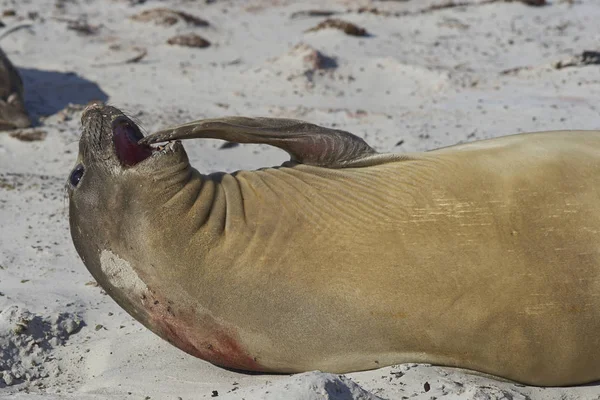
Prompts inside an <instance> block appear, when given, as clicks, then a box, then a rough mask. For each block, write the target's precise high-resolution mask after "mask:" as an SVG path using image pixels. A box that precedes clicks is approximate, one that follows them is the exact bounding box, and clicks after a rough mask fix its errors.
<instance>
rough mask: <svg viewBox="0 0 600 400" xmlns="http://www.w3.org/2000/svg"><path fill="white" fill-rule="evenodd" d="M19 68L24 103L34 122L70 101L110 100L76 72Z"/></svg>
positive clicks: (62, 107)
mask: <svg viewBox="0 0 600 400" xmlns="http://www.w3.org/2000/svg"><path fill="white" fill-rule="evenodd" d="M17 69H18V71H19V73H20V74H21V78H22V79H23V86H24V90H25V107H26V108H27V112H28V113H29V115H30V116H31V117H32V120H33V122H34V124H35V125H37V120H38V118H39V117H41V116H47V115H53V114H56V113H57V112H59V111H60V110H62V109H64V108H65V107H66V106H68V105H69V104H87V103H89V102H90V101H92V100H99V101H102V102H105V101H106V100H108V96H107V95H106V93H104V92H103V91H102V89H100V87H99V86H98V85H97V84H96V83H94V82H92V81H89V80H87V79H85V78H82V77H81V76H79V75H77V74H76V73H74V72H58V71H44V70H39V69H29V68H17Z"/></svg>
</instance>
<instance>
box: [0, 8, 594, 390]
mask: <svg viewBox="0 0 600 400" xmlns="http://www.w3.org/2000/svg"><path fill="white" fill-rule="evenodd" d="M527 3H534V2H522V1H476V0H473V1H460V2H458V1H455V2H452V1H450V2H448V1H442V0H406V1H383V0H382V1H374V0H373V1H366V0H362V1H361V0H331V1H327V2H324V1H314V0H306V1H291V0H289V1H288V0H270V1H269V0H247V1H243V0H239V1H233V0H213V1H209V0H206V1H204V0H203V1H200V0H197V1H193V0H162V1H160V0H147V1H143V0H137V1H136V0H93V1H92V0H29V1H20V0H19V1H15V0H0V15H2V16H1V17H0V20H1V21H2V23H3V24H4V27H3V28H1V30H0V34H1V32H2V30H4V31H7V30H9V29H11V28H13V27H17V26H21V25H22V26H21V27H20V28H19V29H16V30H14V31H12V32H10V33H8V34H7V35H6V36H5V37H3V38H2V39H1V42H0V46H1V47H2V49H3V50H4V51H5V52H6V54H7V56H8V57H9V58H10V60H11V61H12V62H13V63H14V64H15V66H16V67H17V68H18V70H19V72H20V74H21V76H22V78H23V81H24V87H25V99H26V107H27V110H28V112H29V114H30V116H31V119H32V121H33V122H34V126H33V127H31V128H28V129H23V130H20V131H18V132H17V133H15V132H0V228H1V229H0V398H6V399H9V398H10V399H18V400H24V399H28V400H29V399H31V400H33V399H40V400H50V399H93V400H97V399H173V400H176V399H186V400H187V399H203V398H224V399H246V400H252V399H254V400H257V399H315V400H316V399H336V400H351V399H390V400H396V399H423V400H432V399H444V400H450V399H480V400H483V399H490V400H492V399H498V400H499V399H514V400H517V399H534V400H537V399H540V400H541V399H544V400H545V399H556V400H558V399H573V400H584V399H585V400H589V399H600V386H599V385H597V384H596V385H594V384H591V385H586V386H581V387H572V388H537V387H528V386H523V385H519V384H514V383H509V382H503V381H499V380H496V379H493V378H487V377H482V376H475V375H471V374H468V373H465V372H463V371H459V370H454V369H450V368H442V367H436V366H430V365H417V364H404V365H397V366H393V367H387V368H382V369H379V370H373V371H366V372H358V373H352V374H347V375H335V374H327V373H322V372H319V371H314V372H308V373H304V374H299V375H293V376H290V375H264V374H263V375H260V374H259V375H250V374H242V373H237V372H231V371H227V370H224V369H221V368H218V367H216V366H213V365H211V364H209V363H207V362H204V361H202V360H199V359H196V358H194V357H191V356H189V355H187V354H185V353H184V352H182V351H180V350H178V349H177V348H175V347H173V346H171V345H169V344H168V343H167V342H165V341H163V340H162V339H160V338H158V337H157V336H156V335H154V334H153V333H152V332H150V331H149V330H147V329H146V328H144V327H143V326H142V325H141V324H140V323H138V322H137V321H136V320H134V319H133V318H132V317H130V316H129V315H128V314H127V313H126V312H125V311H124V310H122V309H121V308H120V307H119V306H118V305H117V304H116V303H115V302H114V301H113V300H112V299H111V298H110V297H109V296H107V295H106V294H105V293H104V292H103V290H102V288H101V287H99V286H98V285H97V284H96V283H95V281H94V280H93V278H92V276H91V275H90V274H89V272H88V271H87V270H86V268H85V266H84V265H83V263H82V261H81V260H80V259H79V257H78V255H77V253H76V252H75V249H74V247H73V244H72V240H71V237H70V233H69V224H68V204H67V199H66V197H65V190H64V185H65V183H66V179H67V177H68V174H69V172H70V170H71V169H72V167H73V166H74V164H75V161H76V157H77V151H78V147H77V143H78V139H79V135H80V116H81V111H82V110H83V108H84V107H85V105H86V104H88V103H89V102H91V101H97V100H99V101H103V102H107V103H109V104H113V105H115V106H117V107H119V108H121V109H123V110H126V111H127V112H128V114H129V115H130V116H132V117H133V118H134V119H135V120H136V121H138V122H139V123H140V124H141V126H142V127H143V128H144V130H145V131H146V132H147V133H151V132H153V131H156V130H158V129H160V128H163V127H166V126H168V125H171V124H175V123H182V122H187V121H191V120H195V119H201V118H210V117H220V116H225V115H244V116H271V117H286V118H297V119H303V120H307V121H310V122H312V123H316V124H319V125H323V126H328V127H336V128H338V129H344V130H347V131H350V132H353V133H355V134H357V135H359V136H361V137H362V138H364V139H365V140H366V141H367V142H368V143H369V144H370V145H372V146H373V147H374V148H375V149H376V150H378V151H386V152H400V153H402V152H412V151H423V150H429V149H434V148H437V147H442V146H448V145H452V144H455V143H461V142H467V141H473V140H478V139H484V138H491V137H496V136H501V135H508V134H514V133H518V132H527V131H543V130H561V129H600V113H599V110H600V109H599V107H600V53H598V52H600V46H599V43H600V24H598V21H599V20H600V2H598V0H574V1H559V0H553V1H550V0H549V1H547V4H546V5H544V6H535V5H533V4H527ZM184 145H185V148H186V150H187V152H188V154H189V156H190V160H191V163H192V165H193V166H194V167H195V168H197V169H198V170H200V171H202V172H207V173H208V172H214V171H228V172H230V171H236V170H239V169H254V168H259V167H265V166H271V165H278V164H280V163H281V162H283V161H285V160H287V159H288V157H287V155H286V154H285V153H284V152H283V151H280V150H278V149H275V148H273V147H268V146H263V145H237V146H223V142H220V141H217V140H193V141H186V142H185V143H184ZM507 351H511V349H507Z"/></svg>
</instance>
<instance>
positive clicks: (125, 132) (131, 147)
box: [113, 121, 152, 167]
mask: <svg viewBox="0 0 600 400" xmlns="http://www.w3.org/2000/svg"><path fill="white" fill-rule="evenodd" d="M142 137H143V135H141V133H139V132H138V131H137V129H136V128H134V127H133V126H131V124H130V123H129V122H127V121H119V122H116V123H115V125H114V126H113V143H114V145H115V149H116V151H117V156H118V157H119V160H120V161H121V164H123V165H125V166H127V167H131V166H134V165H136V164H137V163H139V162H140V161H144V160H145V159H146V158H148V157H150V155H152V148H151V147H150V146H147V145H139V144H137V141H138V140H139V139H141V138H142Z"/></svg>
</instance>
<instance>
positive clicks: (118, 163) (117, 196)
mask: <svg viewBox="0 0 600 400" xmlns="http://www.w3.org/2000/svg"><path fill="white" fill-rule="evenodd" d="M81 122H82V126H83V132H82V134H81V138H80V141H79V155H78V158H77V162H76V165H75V167H74V168H73V169H72V171H71V173H70V174H69V177H68V180H67V185H66V186H67V192H68V198H69V221H70V225H71V236H72V238H73V242H74V244H75V247H76V249H77V251H78V253H79V255H80V256H81V257H82V259H83V261H84V263H85V264H86V266H87V267H88V269H89V270H90V272H92V275H94V277H95V278H96V279H97V280H98V281H99V282H100V283H102V280H103V278H102V277H101V274H100V272H99V268H100V262H99V254H100V253H101V252H102V251H104V250H110V251H112V252H119V253H120V254H125V253H129V252H130V249H131V248H140V246H138V244H139V240H141V239H140V238H141V237H143V234H142V233H141V232H142V231H143V229H144V221H147V220H148V219H149V218H151V216H152V215H153V213H152V211H156V210H157V205H158V204H164V203H165V202H167V201H168V199H170V198H172V197H173V196H174V195H175V194H176V193H177V191H178V190H180V188H181V187H182V186H183V185H184V184H185V182H186V180H187V179H188V178H189V176H190V166H189V162H188V158H187V155H186V153H185V150H184V149H183V146H182V145H181V143H179V142H177V141H173V142H169V143H168V144H167V145H166V146H162V147H151V146H149V145H144V144H138V141H139V140H140V139H142V138H143V137H144V136H143V134H142V132H141V131H140V128H139V127H138V126H137V124H136V123H135V122H133V121H132V120H131V119H130V118H129V117H127V116H126V115H125V114H124V113H123V112H121V111H120V110H119V109H117V108H115V107H111V106H105V105H102V104H100V103H95V104H91V105H89V106H88V107H87V108H86V109H85V110H84V111H83V114H82V117H81Z"/></svg>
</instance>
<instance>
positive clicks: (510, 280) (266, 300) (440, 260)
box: [68, 104, 600, 386]
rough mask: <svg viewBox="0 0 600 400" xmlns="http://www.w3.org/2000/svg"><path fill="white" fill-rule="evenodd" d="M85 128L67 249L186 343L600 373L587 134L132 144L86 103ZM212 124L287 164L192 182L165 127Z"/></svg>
mask: <svg viewBox="0 0 600 400" xmlns="http://www.w3.org/2000/svg"><path fill="white" fill-rule="evenodd" d="M82 125H83V132H82V136H81V140H80V145H79V146H80V147H79V157H78V160H77V164H76V167H75V168H74V169H73V171H72V173H71V175H70V177H69V183H68V186H69V190H68V191H69V203H70V206H69V214H70V226H71V234H72V238H73V241H74V244H75V247H76V249H77V251H78V253H79V255H80V256H81V258H82V260H83V262H84V263H85V265H86V266H87V268H88V269H89V271H90V272H91V274H92V275H93V276H94V278H95V279H96V280H97V281H98V282H99V284H100V285H101V286H102V287H103V288H104V289H105V290H106V292H107V293H108V294H109V295H110V296H112V298H114V299H115V300H116V301H117V303H118V304H119V305H120V306H121V307H123V308H124V309H125V310H127V311H128V312H129V313H130V314H131V315H132V316H133V317H135V318H136V319H138V320H139V321H141V322H142V323H143V324H144V325H145V326H146V327H148V328H149V329H150V330H152V331H153V332H155V333H156V334H158V335H159V336H161V337H162V338H164V339H166V340H168V341H169V342H171V343H172V344H173V345H175V346H177V347H179V348H180V349H182V350H184V351H186V352H188V353H189V354H192V355H194V356H196V357H199V358H202V359H204V360H207V361H209V362H211V363H213V364H216V365H219V366H223V367H227V368H234V369H241V370H248V371H264V372H283V373H294V372H301V371H308V370H315V369H319V370H323V371H328V372H335V373H344V372H350V371H357V370H366V369H373V368H378V367H383V366H387V365H391V364H397V363H406V362H411V363H421V362H422V363H431V364H436V365H444V366H452V367H459V368H463V369H469V370H474V371H480V372H483V373H486V374H491V375H495V376H499V377H503V378H506V379H509V380H513V381H518V382H522V383H526V384H533V385H542V386H546V385H551V386H562V385H573V384H582V383H586V382H591V381H594V380H598V379H600V335H599V334H598V333H599V332H600V131H563V132H543V133H529V134H519V135H513V136H506V137H501V138H497V139H491V140H483V141H478V142H473V143H469V144H462V145H457V146H452V147H448V148H443V149H440V150H435V151H430V152H425V153H413V154H402V155H399V154H378V153H377V152H375V150H373V149H372V148H371V147H369V146H368V145H367V144H366V143H365V142H364V141H363V140H362V139H360V138H358V137H356V136H354V135H352V134H350V133H347V132H343V131H339V130H332V129H327V128H323V127H319V126H315V125H312V124H308V123H305V122H301V121H294V120H286V119H270V118H242V117H232V118H220V119H209V120H203V121H196V122H192V123H188V124H184V125H181V126H177V127H173V128H169V129H166V130H164V131H161V132H157V133H156V134H154V135H150V136H147V137H145V138H143V134H142V133H141V131H140V129H139V128H138V127H137V126H136V124H135V123H134V122H132V121H131V120H130V119H129V118H128V117H127V116H125V115H124V114H123V113H122V112H121V111H119V110H118V109H116V108H113V107H109V106H103V105H100V104H96V105H92V106H89V107H88V108H87V109H86V110H85V111H84V113H83V115H82ZM209 137H210V138H219V139H224V140H229V141H237V142H243V143H266V144H270V145H275V146H278V147H280V148H282V149H284V150H286V151H287V152H288V153H290V155H291V161H289V162H286V163H284V164H283V165H281V166H278V167H273V168H264V169H260V170H256V171H237V172H235V173H231V174H230V173H217V174H210V175H204V174H201V173H200V172H198V171H197V170H195V169H194V168H192V167H191V166H190V164H189V162H188V157H187V155H186V152H185V150H184V148H183V146H182V144H181V142H180V141H179V140H178V139H188V138H209ZM164 140H167V141H169V143H168V144H167V145H165V146H160V147H152V146H150V145H149V143H155V142H161V141H164Z"/></svg>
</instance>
